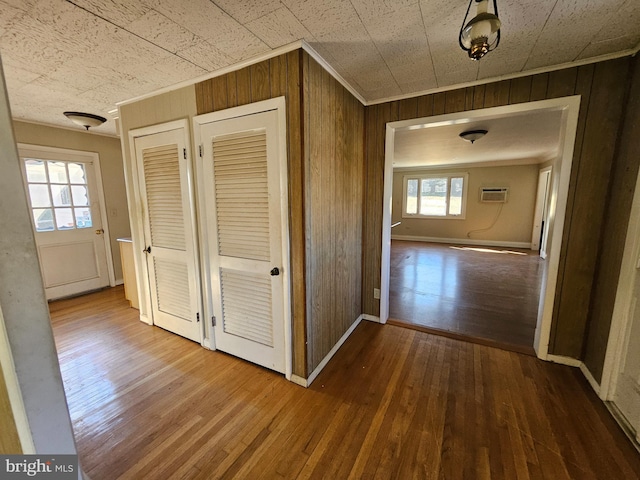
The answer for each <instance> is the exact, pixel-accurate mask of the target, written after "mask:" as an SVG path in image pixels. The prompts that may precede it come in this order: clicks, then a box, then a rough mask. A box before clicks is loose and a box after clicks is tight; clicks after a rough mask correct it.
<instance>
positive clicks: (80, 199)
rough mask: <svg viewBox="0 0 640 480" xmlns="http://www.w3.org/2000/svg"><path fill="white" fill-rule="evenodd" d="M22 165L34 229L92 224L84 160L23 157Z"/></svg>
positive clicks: (65, 227) (89, 226)
mask: <svg viewBox="0 0 640 480" xmlns="http://www.w3.org/2000/svg"><path fill="white" fill-rule="evenodd" d="M24 165H25V171H26V177H27V191H28V193H29V203H30V206H31V214H32V219H33V223H34V227H35V229H36V231H37V232H53V231H56V230H59V231H64V230H73V229H76V228H91V227H92V226H93V221H92V218H91V201H90V198H89V190H88V185H87V176H86V171H85V166H84V164H82V163H78V162H65V161H60V160H41V159H37V158H26V159H25V160H24Z"/></svg>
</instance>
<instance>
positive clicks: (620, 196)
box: [584, 56, 640, 382]
mask: <svg viewBox="0 0 640 480" xmlns="http://www.w3.org/2000/svg"><path fill="white" fill-rule="evenodd" d="M629 85H630V88H629V91H628V94H627V100H626V101H625V105H626V112H625V115H624V124H623V127H622V133H621V136H620V141H619V143H618V147H617V153H616V162H615V164H614V166H613V171H612V175H611V180H610V182H609V183H610V189H609V198H608V202H607V205H606V210H605V212H606V213H605V217H604V226H603V236H602V239H601V242H602V246H601V248H600V252H599V259H598V268H597V271H596V277H595V279H594V291H593V294H592V301H591V309H590V315H589V328H588V334H587V339H586V343H585V349H584V362H585V364H586V365H587V367H588V368H589V370H590V371H591V373H592V374H593V376H594V378H595V379H596V380H597V381H598V382H599V381H600V380H601V378H602V367H603V366H604V358H605V354H606V351H607V340H608V338H609V329H610V328H611V314H612V312H613V306H614V302H615V297H616V288H617V286H618V278H619V275H620V267H621V265H622V256H623V253H624V240H625V239H626V236H627V227H628V226H629V213H630V212H631V203H632V200H633V194H634V190H635V185H636V179H637V178H638V168H639V166H640V57H638V56H636V57H635V58H634V59H633V65H632V77H631V80H630V82H629Z"/></svg>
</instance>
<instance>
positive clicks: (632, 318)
mask: <svg viewBox="0 0 640 480" xmlns="http://www.w3.org/2000/svg"><path fill="white" fill-rule="evenodd" d="M638 264H639V265H640V259H639V260H638ZM638 272H640V270H636V277H635V285H634V290H633V299H632V302H631V308H630V311H629V325H628V326H627V335H626V336H625V344H624V347H623V350H622V363H621V365H620V373H619V375H618V379H617V385H616V390H615V394H614V398H613V402H614V403H615V405H616V407H617V408H618V410H619V411H620V412H621V413H622V415H624V417H625V419H626V421H627V422H628V425H629V426H630V427H631V428H632V429H633V430H634V433H635V435H636V440H637V441H638V442H640V273H638Z"/></svg>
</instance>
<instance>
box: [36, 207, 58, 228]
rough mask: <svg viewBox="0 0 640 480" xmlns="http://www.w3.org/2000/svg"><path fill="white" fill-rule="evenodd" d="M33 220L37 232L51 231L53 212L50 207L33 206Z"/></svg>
mask: <svg viewBox="0 0 640 480" xmlns="http://www.w3.org/2000/svg"><path fill="white" fill-rule="evenodd" d="M33 222H34V223H35V225H36V231H37V232H49V231H53V230H54V228H53V212H52V211H51V209H50V208H34V209H33Z"/></svg>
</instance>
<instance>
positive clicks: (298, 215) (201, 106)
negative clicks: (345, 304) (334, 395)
mask: <svg viewBox="0 0 640 480" xmlns="http://www.w3.org/2000/svg"><path fill="white" fill-rule="evenodd" d="M301 58H302V50H296V51H293V52H289V53H286V54H283V55H280V56H278V57H275V58H271V59H269V60H265V61H263V62H260V63H257V64H255V65H251V66H249V67H245V68H243V69H241V70H237V71H235V72H230V73H227V74H225V75H221V76H219V77H215V78H212V79H210V80H205V81H203V82H200V83H197V84H196V85H195V89H196V104H197V111H198V115H201V114H204V113H210V112H215V111H218V110H224V109H225V108H231V107H237V106H240V105H246V104H249V103H254V102H259V101H261V100H266V99H269V98H276V97H280V96H284V97H285V100H286V105H287V106H286V108H287V155H288V161H289V166H288V168H289V171H288V175H289V237H290V252H291V275H290V278H291V315H292V321H293V332H292V336H293V373H294V374H295V375H298V376H300V377H303V378H306V377H307V369H306V365H307V353H306V350H307V346H306V344H307V319H306V284H305V272H306V269H305V261H306V259H305V214H304V195H305V184H304V174H305V172H304V162H303V138H302V128H303V123H302V63H301V62H302V60H301Z"/></svg>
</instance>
